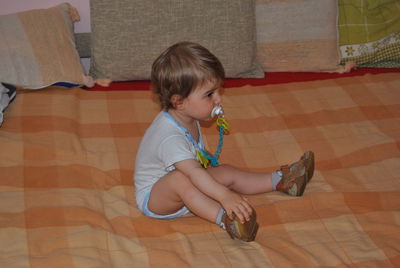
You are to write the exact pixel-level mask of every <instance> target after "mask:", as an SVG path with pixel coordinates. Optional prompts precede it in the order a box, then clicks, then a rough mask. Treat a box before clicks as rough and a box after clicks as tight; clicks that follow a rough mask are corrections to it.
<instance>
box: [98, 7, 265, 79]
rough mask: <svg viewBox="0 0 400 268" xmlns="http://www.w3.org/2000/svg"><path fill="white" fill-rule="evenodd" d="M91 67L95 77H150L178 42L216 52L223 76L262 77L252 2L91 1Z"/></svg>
mask: <svg viewBox="0 0 400 268" xmlns="http://www.w3.org/2000/svg"><path fill="white" fill-rule="evenodd" d="M90 10H91V28H92V38H91V44H92V47H91V56H92V59H91V66H90V74H91V75H93V76H94V77H96V78H110V79H112V80H114V81H127V80H142V79H149V78H150V70H151V64H152V63H153V61H154V60H155V59H156V57H157V56H158V55H159V54H160V53H161V52H162V51H163V50H164V49H166V48H167V47H169V46H170V45H172V44H174V43H176V42H178V41H192V42H197V43H199V44H201V45H203V46H205V47H207V48H208V49H209V50H210V51H211V52H212V53H214V54H215V55H216V56H217V57H218V58H219V59H220V60H221V62H222V64H223V65H224V67H225V70H226V74H227V77H262V76H263V75H264V73H263V70H262V68H261V67H260V65H258V64H257V62H256V34H255V16H254V1H251V0H202V1H195V0H152V1H148V0H137V1H131V0H113V1H109V0H92V1H90Z"/></svg>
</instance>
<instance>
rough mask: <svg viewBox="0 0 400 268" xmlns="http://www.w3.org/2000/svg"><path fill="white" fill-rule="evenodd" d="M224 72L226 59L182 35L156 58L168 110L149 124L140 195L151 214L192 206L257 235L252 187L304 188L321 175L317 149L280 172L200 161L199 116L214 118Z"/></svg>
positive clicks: (294, 191) (156, 86) (177, 213)
mask: <svg viewBox="0 0 400 268" xmlns="http://www.w3.org/2000/svg"><path fill="white" fill-rule="evenodd" d="M224 78H225V72H224V68H223V66H222V64H221V62H220V61H219V60H218V59H217V58H216V57H215V56H214V55H213V54H212V53H211V52H210V51H208V50H207V49H206V48H204V47H202V46H200V45H199V44H196V43H191V42H181V43H177V44H175V45H173V46H171V47H169V48H168V49H167V50H165V51H164V52H163V53H162V54H161V55H160V56H159V57H158V58H157V59H156V60H155V62H154V63H153V65H152V71H151V82H152V87H153V90H154V92H155V94H156V95H157V96H158V97H159V100H160V103H161V107H162V111H161V112H160V113H159V114H158V115H157V116H156V118H155V119H154V121H153V122H152V124H151V125H150V127H149V128H148V129H147V130H146V133H145V135H144V136H143V139H142V141H141V144H140V146H139V150H138V153H137V156H136V164H135V178H134V180H135V187H136V202H137V205H138V207H139V209H140V210H141V211H142V212H143V213H144V214H145V215H146V216H149V217H153V218H158V219H173V218H177V217H181V216H184V215H185V214H187V213H189V212H192V213H193V214H195V215H197V216H199V217H201V218H203V219H206V220H208V221H210V222H214V223H216V224H218V225H219V226H221V227H222V228H224V229H225V230H226V231H227V232H228V234H229V235H230V236H231V237H232V238H238V239H241V240H244V241H252V240H254V238H255V235H256V232H257V228H258V225H257V223H256V213H255V211H254V209H253V208H252V206H251V204H250V202H249V200H248V199H247V198H246V197H245V195H251V194H259V193H266V192H270V191H274V190H277V191H281V192H284V193H286V194H289V195H291V196H301V195H302V194H303V192H304V189H305V187H306V184H307V183H308V182H309V180H310V179H311V177H312V175H313V171H314V154H313V153H312V152H311V151H308V152H305V153H304V154H303V156H302V157H301V158H300V160H299V161H297V162H295V163H293V164H291V165H289V166H283V167H281V168H280V170H278V171H276V172H273V173H272V174H265V173H255V172H247V171H243V170H240V169H237V168H235V167H233V166H230V165H218V166H210V167H208V168H204V167H203V166H202V165H201V164H200V162H199V158H201V157H202V154H203V153H202V152H204V143H203V137H202V133H201V129H200V125H199V121H202V120H203V121H208V120H212V119H213V114H212V111H213V110H215V107H219V105H220V104H221V102H222V97H221V95H220V89H221V87H222V84H223V81H224ZM203 161H204V160H203Z"/></svg>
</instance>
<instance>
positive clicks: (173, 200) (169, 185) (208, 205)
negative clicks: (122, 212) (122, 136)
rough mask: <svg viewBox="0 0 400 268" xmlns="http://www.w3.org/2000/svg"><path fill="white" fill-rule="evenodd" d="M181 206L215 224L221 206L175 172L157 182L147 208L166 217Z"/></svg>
mask: <svg viewBox="0 0 400 268" xmlns="http://www.w3.org/2000/svg"><path fill="white" fill-rule="evenodd" d="M183 206H186V207H188V208H189V210H190V211H191V212H193V213H194V214H196V215H197V216H199V217H201V218H203V219H206V220H208V221H210V222H214V223H215V222H216V218H217V215H218V212H219V210H220V209H221V205H220V204H219V203H218V202H217V201H215V200H213V199H211V198H210V197H208V196H207V195H205V194H203V193H202V192H201V191H199V190H198V189H197V188H196V187H195V186H194V185H193V184H192V182H191V181H190V179H189V178H188V177H186V176H185V175H184V174H183V173H181V172H179V171H177V170H175V171H172V172H170V173H168V174H167V175H165V176H164V177H163V178H161V179H160V180H159V181H158V182H156V183H155V184H154V186H153V188H152V190H151V193H150V198H149V202H148V208H149V209H150V210H151V211H152V212H153V213H156V214H159V215H168V214H172V213H174V212H176V211H178V210H179V209H180V208H182V207H183Z"/></svg>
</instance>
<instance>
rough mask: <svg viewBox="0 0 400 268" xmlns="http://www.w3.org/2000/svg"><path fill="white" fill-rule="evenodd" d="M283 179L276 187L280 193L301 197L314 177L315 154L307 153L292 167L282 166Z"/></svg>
mask: <svg viewBox="0 0 400 268" xmlns="http://www.w3.org/2000/svg"><path fill="white" fill-rule="evenodd" d="M280 171H281V172H282V179H281V181H280V182H279V183H278V185H277V186H276V188H277V190H278V191H281V192H284V193H287V194H288V195H291V196H301V195H303V193H304V190H305V188H306V185H307V183H308V182H309V181H310V180H311V178H312V176H313V175H314V153H313V152H312V151H307V152H305V153H304V154H303V155H302V157H301V158H300V160H299V161H297V162H295V163H293V164H291V165H290V166H288V165H284V166H281V169H280Z"/></svg>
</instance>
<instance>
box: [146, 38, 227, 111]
mask: <svg viewBox="0 0 400 268" xmlns="http://www.w3.org/2000/svg"><path fill="white" fill-rule="evenodd" d="M224 79H225V71H224V68H223V66H222V64H221V62H220V61H219V60H218V58H217V57H216V56H214V55H213V54H212V53H211V52H210V51H209V50H207V49H206V48H205V47H203V46H201V45H199V44H196V43H192V42H180V43H177V44H174V45H172V46H171V47H169V48H167V49H166V50H165V51H164V52H163V53H162V54H161V55H160V56H159V57H158V58H157V59H156V60H155V61H154V63H153V65H152V69H151V83H152V88H153V91H154V93H155V94H157V95H158V97H159V100H160V103H161V107H162V108H163V109H170V108H173V105H172V103H171V97H172V96H173V95H175V94H177V95H179V96H181V97H182V98H186V97H187V96H189V94H190V93H191V92H192V91H193V90H194V89H195V88H197V87H198V86H201V85H202V84H204V83H205V82H208V81H211V82H213V83H216V84H217V83H219V84H222V83H223V80H224Z"/></svg>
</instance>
